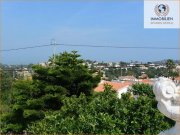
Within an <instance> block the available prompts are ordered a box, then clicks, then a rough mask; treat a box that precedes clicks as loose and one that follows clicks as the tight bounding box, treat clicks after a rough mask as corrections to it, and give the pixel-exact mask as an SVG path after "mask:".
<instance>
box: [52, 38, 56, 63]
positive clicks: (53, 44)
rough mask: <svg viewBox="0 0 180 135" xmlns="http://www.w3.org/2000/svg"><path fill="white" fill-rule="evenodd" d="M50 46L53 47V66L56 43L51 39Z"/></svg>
mask: <svg viewBox="0 0 180 135" xmlns="http://www.w3.org/2000/svg"><path fill="white" fill-rule="evenodd" d="M51 45H52V47H53V64H55V58H56V41H55V39H51Z"/></svg>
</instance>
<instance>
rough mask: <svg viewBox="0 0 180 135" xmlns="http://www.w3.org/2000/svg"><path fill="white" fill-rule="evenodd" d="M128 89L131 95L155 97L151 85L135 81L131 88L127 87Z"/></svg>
mask: <svg viewBox="0 0 180 135" xmlns="http://www.w3.org/2000/svg"><path fill="white" fill-rule="evenodd" d="M128 91H129V92H132V93H133V95H138V96H148V97H149V98H154V97H155V95H154V93H153V87H152V86H151V85H149V84H145V83H135V84H133V85H132V87H131V88H129V90H128Z"/></svg>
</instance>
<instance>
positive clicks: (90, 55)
mask: <svg viewBox="0 0 180 135" xmlns="http://www.w3.org/2000/svg"><path fill="white" fill-rule="evenodd" d="M1 11H2V12H1V14H0V15H1V19H2V21H1V28H2V30H1V33H2V35H1V36H2V37H1V39H2V46H1V49H3V50H4V49H12V48H21V47H29V46H37V45H47V44H50V43H51V40H52V39H55V41H56V43H58V44H79V45H98V46H101V45H102V46H127V47H128V46H132V47H136V46H143V47H149V46H151V47H175V48H177V47H179V30H178V29H144V3H143V1H138V0H137V1H132V2H130V1H129V2H125V1H121V2H120V1H119V2H118V1H113V2H105V1H101V2H98V1H92V2H82V1H76V0H75V1H74V2H73V1H68V2H65V1H59V2H57V1H50V0H49V1H38V2H33V1H28V2H25V1H24V2H23V1H15V2H13V1H3V2H2V1H1ZM55 50H56V51H55V52H56V53H62V52H64V51H68V52H70V51H72V50H77V51H78V53H79V54H80V55H81V56H82V58H83V59H90V60H96V61H104V62H110V61H113V62H118V61H126V62H130V61H131V60H134V61H135V60H137V61H141V62H148V61H156V60H164V59H168V58H170V59H176V60H178V59H179V52H178V50H155V49H122V48H118V49H117V48H89V47H77V46H76V47H72V46H56V48H55ZM52 54H53V47H43V48H34V49H27V50H19V51H9V52H1V56H2V62H3V63H4V64H29V63H39V62H45V61H47V60H48V59H49V57H50V56H52Z"/></svg>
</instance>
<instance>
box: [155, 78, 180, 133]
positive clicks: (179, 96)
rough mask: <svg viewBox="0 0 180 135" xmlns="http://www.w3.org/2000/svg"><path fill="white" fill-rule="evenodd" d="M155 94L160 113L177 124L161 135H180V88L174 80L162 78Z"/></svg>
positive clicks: (156, 85)
mask: <svg viewBox="0 0 180 135" xmlns="http://www.w3.org/2000/svg"><path fill="white" fill-rule="evenodd" d="M153 92H154V94H155V96H156V100H157V101H158V105H157V107H158V109H159V111H160V112H161V113H163V114H164V115H165V116H166V117H168V118H170V119H172V120H174V121H175V122H176V124H175V126H174V127H172V128H170V129H168V130H166V131H162V132H161V133H160V134H159V135H180V87H179V86H176V85H175V84H174V82H173V81H172V80H170V79H168V78H163V77H160V78H159V79H158V80H157V81H156V82H155V84H154V88H153Z"/></svg>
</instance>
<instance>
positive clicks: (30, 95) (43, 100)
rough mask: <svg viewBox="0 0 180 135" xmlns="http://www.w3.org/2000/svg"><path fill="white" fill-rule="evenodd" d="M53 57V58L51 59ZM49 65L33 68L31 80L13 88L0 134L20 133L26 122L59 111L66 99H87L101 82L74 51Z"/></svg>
mask: <svg viewBox="0 0 180 135" xmlns="http://www.w3.org/2000/svg"><path fill="white" fill-rule="evenodd" d="M54 58H55V59H54ZM48 63H49V64H48V65H46V66H42V65H34V66H33V70H34V75H33V80H32V81H26V80H18V81H16V82H14V84H13V86H12V94H11V99H12V101H11V111H10V112H8V113H5V114H3V117H2V123H0V124H2V127H3V132H15V133H22V132H23V130H24V129H25V128H26V127H27V124H28V123H31V122H33V121H36V120H40V119H42V118H44V116H45V112H46V111H55V110H59V109H60V108H61V107H62V105H63V102H62V100H64V98H65V97H67V96H68V97H70V96H72V95H76V96H79V95H80V94H81V93H84V94H85V95H86V96H90V95H91V94H92V89H93V88H94V87H95V86H96V85H97V84H98V82H99V81H100V75H99V74H94V73H93V72H92V71H91V70H90V69H88V68H87V66H86V65H85V64H84V63H83V60H82V59H80V55H79V54H77V52H76V51H72V52H70V53H68V52H63V53H61V54H58V55H55V57H54V56H53V57H52V58H50V59H49V61H48Z"/></svg>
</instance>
